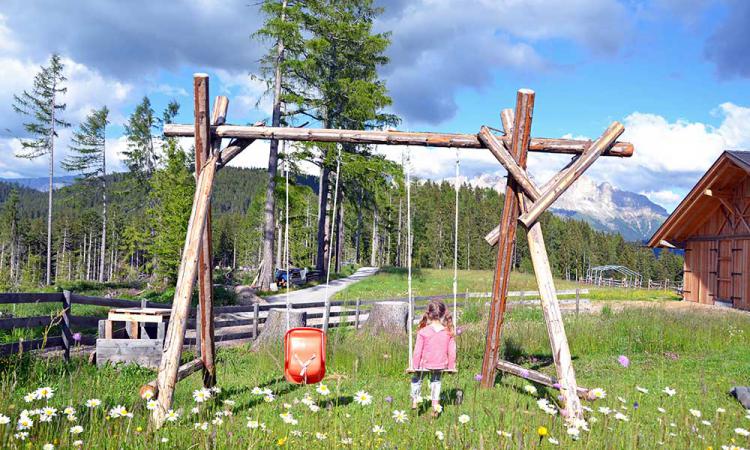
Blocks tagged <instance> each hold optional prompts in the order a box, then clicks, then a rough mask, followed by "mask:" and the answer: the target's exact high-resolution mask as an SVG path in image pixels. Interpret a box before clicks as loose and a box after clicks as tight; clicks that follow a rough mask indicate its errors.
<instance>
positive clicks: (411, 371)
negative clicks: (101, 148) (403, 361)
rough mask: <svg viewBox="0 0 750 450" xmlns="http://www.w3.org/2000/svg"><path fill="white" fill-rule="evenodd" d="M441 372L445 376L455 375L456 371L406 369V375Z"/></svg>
mask: <svg viewBox="0 0 750 450" xmlns="http://www.w3.org/2000/svg"><path fill="white" fill-rule="evenodd" d="M438 371H439V372H443V373H447V374H456V373H458V369H406V373H420V372H438Z"/></svg>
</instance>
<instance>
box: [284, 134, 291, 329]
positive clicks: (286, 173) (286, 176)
mask: <svg viewBox="0 0 750 450" xmlns="http://www.w3.org/2000/svg"><path fill="white" fill-rule="evenodd" d="M281 151H282V154H283V155H284V194H285V196H284V197H285V198H284V258H285V261H284V262H285V263H286V331H289V328H290V321H289V313H290V310H291V308H292V305H291V303H290V302H289V284H290V283H289V282H290V279H289V162H290V161H289V155H287V153H286V141H281Z"/></svg>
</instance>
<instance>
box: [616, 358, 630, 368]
mask: <svg viewBox="0 0 750 450" xmlns="http://www.w3.org/2000/svg"><path fill="white" fill-rule="evenodd" d="M617 362H619V363H620V365H621V366H622V367H625V368H627V367H628V366H629V365H630V359H628V357H627V356H625V355H620V356H619V357H618V358H617Z"/></svg>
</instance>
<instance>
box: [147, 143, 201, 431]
mask: <svg viewBox="0 0 750 450" xmlns="http://www.w3.org/2000/svg"><path fill="white" fill-rule="evenodd" d="M215 174H216V156H213V157H211V158H210V159H209V160H208V161H206V164H205V165H204V167H203V170H202V171H201V173H200V176H199V177H198V185H197V186H196V189H195V197H193V211H192V213H191V214H190V222H189V223H188V231H187V236H186V238H185V247H184V249H183V251H182V260H181V261H180V270H179V272H178V275H177V286H176V290H175V293H174V299H173V301H172V312H171V314H170V318H169V327H168V328H167V335H166V337H165V338H164V350H163V352H162V357H161V364H160V365H159V376H158V378H157V380H158V383H157V386H158V389H159V399H158V405H157V408H156V409H154V412H153V415H152V416H151V421H152V423H153V424H154V426H156V427H157V428H159V427H161V426H162V425H163V424H164V418H165V415H166V413H167V411H168V410H169V409H170V408H171V407H172V398H173V396H174V387H175V384H176V383H177V370H178V369H179V366H180V355H181V353H182V346H183V344H184V342H185V329H186V327H187V319H188V314H189V312H190V298H191V297H192V295H193V285H194V283H195V279H196V275H197V273H198V252H199V251H200V247H201V245H200V244H201V239H202V237H203V230H204V228H205V226H206V216H207V215H208V210H209V206H210V200H211V191H212V189H213V181H214V175H215Z"/></svg>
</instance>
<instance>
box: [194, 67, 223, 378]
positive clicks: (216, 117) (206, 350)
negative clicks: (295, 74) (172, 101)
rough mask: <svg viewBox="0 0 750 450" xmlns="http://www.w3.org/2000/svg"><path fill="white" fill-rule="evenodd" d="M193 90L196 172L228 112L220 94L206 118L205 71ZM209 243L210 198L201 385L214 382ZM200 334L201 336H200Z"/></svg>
mask: <svg viewBox="0 0 750 450" xmlns="http://www.w3.org/2000/svg"><path fill="white" fill-rule="evenodd" d="M193 93H194V101H195V109H194V115H195V122H194V125H195V174H196V179H197V177H198V174H199V173H200V172H201V171H202V170H203V167H204V165H205V164H206V161H207V160H208V159H209V158H210V157H211V154H212V153H213V150H214V147H215V149H216V150H218V149H219V146H220V144H221V138H216V139H215V142H214V143H213V144H212V142H211V125H220V124H222V123H224V121H225V120H226V115H227V108H228V106H229V100H228V99H227V98H226V97H222V96H219V97H217V98H216V102H215V104H214V111H213V116H211V120H210V122H209V109H208V99H209V88H208V75H205V74H195V75H194V77H193ZM212 255H213V252H212V243H211V203H210V199H209V205H208V212H207V215H206V225H205V228H204V230H203V236H202V238H201V245H200V253H199V255H198V309H199V310H200V314H199V316H198V317H199V320H198V321H197V323H198V325H199V332H196V339H197V340H199V344H198V345H197V348H199V349H200V350H199V352H200V356H201V360H202V361H203V385H204V386H205V387H212V386H214V385H215V384H216V367H215V366H214V353H215V351H216V347H215V343H214V306H213V301H214V294H213V261H212ZM199 335H200V336H199Z"/></svg>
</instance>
